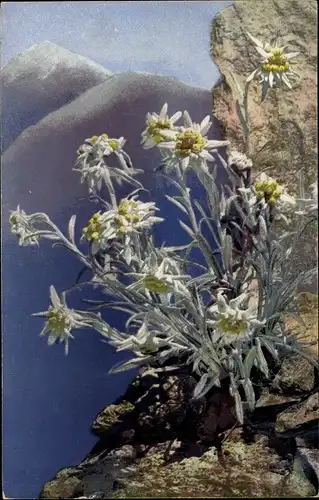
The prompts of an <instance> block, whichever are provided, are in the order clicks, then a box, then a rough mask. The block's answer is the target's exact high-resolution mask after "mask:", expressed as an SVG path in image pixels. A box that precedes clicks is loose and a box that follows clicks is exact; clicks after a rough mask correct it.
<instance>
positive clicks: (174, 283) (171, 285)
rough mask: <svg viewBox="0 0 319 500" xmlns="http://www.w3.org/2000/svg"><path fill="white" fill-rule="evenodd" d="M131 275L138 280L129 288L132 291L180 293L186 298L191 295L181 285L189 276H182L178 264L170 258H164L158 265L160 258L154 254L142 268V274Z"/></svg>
mask: <svg viewBox="0 0 319 500" xmlns="http://www.w3.org/2000/svg"><path fill="white" fill-rule="evenodd" d="M129 275H130V276H133V277H136V278H138V280H137V281H136V282H135V283H133V284H132V285H130V286H129V288H130V289H144V290H148V291H149V292H154V293H160V294H161V293H164V294H167V293H169V292H173V291H179V292H180V293H181V294H184V296H187V295H189V291H188V290H187V288H186V287H185V286H184V285H183V284H182V283H181V281H182V280H186V279H189V276H187V275H183V274H180V270H179V268H178V265H177V263H176V262H175V261H174V260H173V259H171V258H169V257H164V258H163V260H162V261H161V263H160V264H158V258H157V256H156V254H155V253H154V252H152V253H151V255H150V257H149V258H148V259H147V260H146V261H145V263H144V265H143V266H142V272H141V273H129Z"/></svg>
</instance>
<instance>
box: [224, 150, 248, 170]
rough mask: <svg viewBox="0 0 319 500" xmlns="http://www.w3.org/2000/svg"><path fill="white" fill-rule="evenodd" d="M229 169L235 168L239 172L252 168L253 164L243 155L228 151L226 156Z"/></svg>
mask: <svg viewBox="0 0 319 500" xmlns="http://www.w3.org/2000/svg"><path fill="white" fill-rule="evenodd" d="M228 165H229V167H232V166H235V167H236V168H237V169H238V170H239V171H242V170H246V169H249V168H252V166H253V162H252V161H251V159H250V158H248V157H247V156H246V155H245V154H244V153H240V152H239V151H235V150H233V151H230V152H229V156H228Z"/></svg>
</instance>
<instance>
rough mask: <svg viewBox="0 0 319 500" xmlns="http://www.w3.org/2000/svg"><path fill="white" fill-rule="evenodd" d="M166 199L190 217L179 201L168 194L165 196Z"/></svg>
mask: <svg viewBox="0 0 319 500" xmlns="http://www.w3.org/2000/svg"><path fill="white" fill-rule="evenodd" d="M165 198H167V199H168V200H169V201H170V202H171V203H173V204H174V205H175V206H176V207H178V208H179V209H180V210H181V211H182V212H184V214H186V215H188V212H187V210H186V208H185V207H184V206H183V205H182V204H181V203H180V202H179V201H177V200H176V199H175V198H173V197H172V196H168V194H166V195H165Z"/></svg>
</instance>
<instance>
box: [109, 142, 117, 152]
mask: <svg viewBox="0 0 319 500" xmlns="http://www.w3.org/2000/svg"><path fill="white" fill-rule="evenodd" d="M109 146H110V148H112V149H113V150H114V151H116V150H117V149H118V143H117V140H116V139H110V140H109Z"/></svg>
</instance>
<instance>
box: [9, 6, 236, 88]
mask: <svg viewBox="0 0 319 500" xmlns="http://www.w3.org/2000/svg"><path fill="white" fill-rule="evenodd" d="M231 4H232V2H214V1H209V2H207V1H203V2H202V1H187V2H184V1H176V2H167V1H161V2H158V1H139V2H129V1H127V2H119V1H116V2H21V3H20V2H2V61H1V64H2V66H4V65H5V64H7V63H8V61H10V59H12V58H13V57H14V56H15V55H17V54H19V53H21V52H23V51H24V50H26V49H28V48H29V47H30V46H31V45H34V44H36V43H40V42H43V41H45V40H49V41H50V42H53V43H56V44H58V45H62V46H63V47H65V48H66V49H69V50H72V51H74V52H77V53H78V54H80V55H83V56H86V57H89V58H90V59H92V60H93V61H95V62H97V63H100V64H102V65H103V66H104V67H106V68H107V69H109V70H111V71H113V72H121V71H130V70H131V71H147V72H150V73H158V74H163V75H172V76H176V77H178V78H179V79H180V80H182V81H184V82H186V83H189V84H191V85H197V86H200V87H204V88H211V87H212V86H213V84H214V83H215V82H216V80H217V78H218V70H217V68H216V66H215V65H214V64H213V62H212V60H211V58H210V55H209V44H210V23H211V20H212V19H213V17H214V16H215V15H216V13H217V12H219V11H220V10H221V9H223V8H225V7H226V6H228V5H231Z"/></svg>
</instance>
